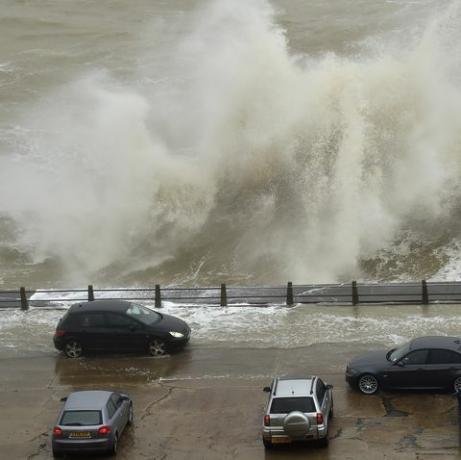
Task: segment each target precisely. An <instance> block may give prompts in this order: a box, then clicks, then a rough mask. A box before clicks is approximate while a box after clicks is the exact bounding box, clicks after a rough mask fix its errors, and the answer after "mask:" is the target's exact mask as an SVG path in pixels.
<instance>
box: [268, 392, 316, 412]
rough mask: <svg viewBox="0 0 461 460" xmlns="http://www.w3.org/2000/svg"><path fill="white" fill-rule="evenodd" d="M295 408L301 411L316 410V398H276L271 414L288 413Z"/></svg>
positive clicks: (273, 401)
mask: <svg viewBox="0 0 461 460" xmlns="http://www.w3.org/2000/svg"><path fill="white" fill-rule="evenodd" d="M294 410H298V411H301V412H316V409H315V403H314V399H313V398H311V397H309V396H306V397H302V398H301V397H296V398H274V399H273V400H272V404H271V410H270V413H271V414H288V413H289V412H292V411H294Z"/></svg>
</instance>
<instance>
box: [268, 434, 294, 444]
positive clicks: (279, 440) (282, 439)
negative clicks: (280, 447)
mask: <svg viewBox="0 0 461 460" xmlns="http://www.w3.org/2000/svg"><path fill="white" fill-rule="evenodd" d="M290 442H291V439H290V438H288V437H286V436H283V437H280V438H272V444H289V443H290Z"/></svg>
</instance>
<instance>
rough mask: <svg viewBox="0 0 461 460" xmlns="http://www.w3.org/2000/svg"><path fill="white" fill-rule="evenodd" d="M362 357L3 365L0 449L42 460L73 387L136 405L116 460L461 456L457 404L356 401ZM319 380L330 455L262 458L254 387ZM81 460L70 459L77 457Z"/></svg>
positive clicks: (403, 396) (199, 349)
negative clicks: (328, 420)
mask: <svg viewBox="0 0 461 460" xmlns="http://www.w3.org/2000/svg"><path fill="white" fill-rule="evenodd" d="M365 349H366V348H363V346H359V345H357V344H351V343H344V344H334V345H333V344H332V345H328V344H319V345H311V346H307V347H299V348H294V349H281V348H274V347H268V348H261V349H257V348H235V347H226V346H224V345H221V346H220V347H213V346H196V345H194V344H193V343H192V344H191V346H189V347H188V348H186V350H184V351H183V352H182V353H179V354H176V355H173V356H169V357H164V358H149V357H136V356H112V355H107V356H89V357H85V358H82V359H78V360H70V359H66V358H64V357H62V356H61V355H59V354H58V353H54V352H47V353H43V354H40V353H37V354H36V355H35V356H34V355H31V356H25V355H23V356H20V357H17V356H6V357H2V358H1V360H0V370H1V372H0V390H1V392H0V410H1V413H2V417H1V418H0V433H1V434H0V443H1V445H2V448H3V452H7V453H8V457H5V458H11V459H23V458H24V459H49V458H51V449H50V443H49V436H48V431H49V430H50V429H51V428H52V426H53V424H54V421H55V417H56V414H57V412H58V409H59V408H60V405H61V404H62V403H61V402H60V398H61V397H63V396H65V395H67V394H68V393H69V392H70V391H74V390H81V389H95V388H98V389H120V390H123V391H126V392H127V393H129V394H130V395H131V396H132V398H133V400H134V404H135V423H134V427H133V428H130V429H129V430H128V431H127V432H125V433H124V435H123V436H122V438H121V442H120V450H119V453H118V455H117V457H118V458H120V459H131V460H132V459H179V460H180V459H263V458H267V459H288V458H289V459H296V458H306V456H308V457H309V458H312V459H361V458H366V459H394V458H395V459H397V458H398V459H415V460H416V459H418V460H423V459H434V458H436V459H455V458H461V454H460V450H459V445H460V442H459V428H458V413H457V404H456V399H455V398H454V396H453V395H450V394H446V393H445V394H444V393H427V392H425V393H414V392H413V393H381V394H378V395H376V396H363V395H360V394H359V393H357V392H355V391H352V390H351V389H350V388H349V387H348V386H347V384H346V383H345V382H344V376H343V369H344V362H345V361H346V360H347V359H349V358H350V357H351V356H353V355H355V354H357V353H358V352H361V351H365ZM282 374H285V375H306V374H307V375H308V374H318V375H321V376H322V377H323V378H324V379H325V380H326V381H327V382H328V383H332V384H333V385H334V403H335V417H334V419H333V422H332V426H331V429H330V446H329V447H328V448H322V447H319V446H316V445H308V446H282V447H280V448H278V449H276V450H274V451H267V452H265V450H264V448H263V446H262V442H261V438H260V427H261V417H262V413H263V408H264V404H265V401H266V394H265V393H263V391H262V387H263V386H264V385H267V384H268V383H270V379H271V377H272V376H274V375H282ZM76 458H78V457H76Z"/></svg>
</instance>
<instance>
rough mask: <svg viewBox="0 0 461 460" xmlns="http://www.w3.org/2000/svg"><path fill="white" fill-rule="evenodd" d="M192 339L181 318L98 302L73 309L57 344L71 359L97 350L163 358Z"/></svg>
mask: <svg viewBox="0 0 461 460" xmlns="http://www.w3.org/2000/svg"><path fill="white" fill-rule="evenodd" d="M189 338H190V327H189V326H188V325H187V324H186V323H185V322H184V321H182V320H181V319H179V318H175V317H174V316H169V315H165V314H163V313H159V312H157V311H154V310H151V309H150V308H147V307H145V306H143V305H139V304H137V303H132V302H127V301H124V300H94V301H92V302H84V303H77V304H74V305H72V306H71V307H70V308H69V310H68V311H67V313H66V314H65V315H64V316H63V317H62V318H61V320H60V321H59V323H58V326H57V328H56V332H55V334H54V345H55V347H56V348H57V349H58V350H60V351H63V352H64V353H65V354H66V356H68V357H69V358H78V357H80V356H81V355H82V354H83V353H85V352H87V351H93V350H106V351H144V352H148V353H149V354H151V355H152V356H160V355H163V354H165V353H166V352H168V351H173V350H175V349H178V348H181V347H183V346H184V345H186V343H187V342H188V341H189Z"/></svg>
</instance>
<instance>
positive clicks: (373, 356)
mask: <svg viewBox="0 0 461 460" xmlns="http://www.w3.org/2000/svg"><path fill="white" fill-rule="evenodd" d="M346 380H347V382H348V383H349V384H350V385H351V386H352V387H354V388H358V389H359V390H360V391H361V392H362V393H364V394H368V395H369V394H373V393H376V392H377V391H378V390H379V389H383V390H392V389H398V390H401V389H437V390H448V391H456V392H459V391H461V339H459V338H458V337H440V336H436V337H419V338H417V339H413V340H412V341H411V342H409V343H407V344H405V345H403V346H401V347H398V348H393V349H391V350H381V351H373V352H370V353H367V354H365V355H362V356H359V357H357V358H354V359H352V360H351V361H350V362H349V364H348V365H347V368H346Z"/></svg>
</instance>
